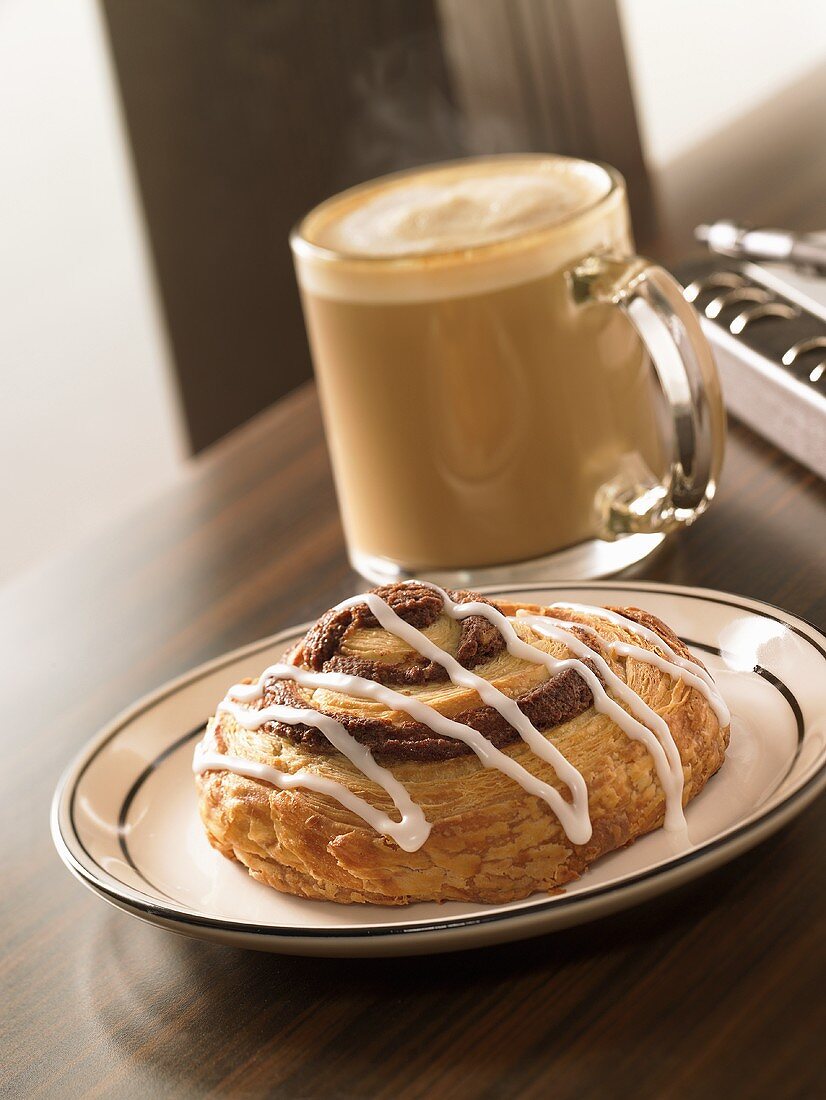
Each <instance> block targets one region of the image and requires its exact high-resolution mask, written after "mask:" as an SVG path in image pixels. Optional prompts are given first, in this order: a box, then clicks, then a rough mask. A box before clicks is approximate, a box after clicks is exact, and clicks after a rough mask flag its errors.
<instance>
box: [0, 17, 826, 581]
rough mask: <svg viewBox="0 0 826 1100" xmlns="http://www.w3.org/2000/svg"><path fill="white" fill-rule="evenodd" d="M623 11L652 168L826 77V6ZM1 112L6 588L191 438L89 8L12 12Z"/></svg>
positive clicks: (0, 27) (148, 478) (0, 381)
mask: <svg viewBox="0 0 826 1100" xmlns="http://www.w3.org/2000/svg"><path fill="white" fill-rule="evenodd" d="M170 3H174V0H170ZM620 13H621V18H622V23H623V28H624V34H625V38H626V44H627V50H628V54H629V62H630V65H631V78H632V84H633V87H634V92H635V97H636V100H637V110H638V114H639V120H640V126H641V130H642V137H643V143H644V149H645V152H646V154H647V157H648V160H649V162H650V164H651V165H652V166H653V167H655V168H660V167H664V166H667V165H668V164H669V163H671V162H672V161H673V160H675V159H676V158H678V157H682V156H684V155H685V154H686V153H687V152H690V150H691V148H692V147H693V146H694V145H695V144H697V143H699V142H701V141H703V140H704V139H706V138H708V137H709V136H711V135H713V134H714V133H715V132H717V131H719V130H720V129H722V128H724V127H726V126H728V125H730V124H731V123H732V122H733V121H735V120H736V119H737V118H739V117H741V116H743V115H745V114H748V113H750V112H753V111H754V110H756V109H758V108H759V106H760V104H761V102H763V101H764V100H766V99H767V98H769V97H772V96H774V95H776V94H777V93H778V92H781V91H782V90H783V89H784V88H786V87H788V86H790V85H792V84H794V83H796V82H798V81H800V80H801V78H804V77H805V76H806V74H807V73H809V72H812V71H814V70H815V69H817V68H818V67H822V66H823V64H824V63H826V3H823V2H822V0H784V2H783V3H780V2H779V0H691V2H690V3H688V2H682V0H620ZM0 103H2V104H3V107H4V109H3V110H2V111H0V150H2V154H1V155H2V171H0V241H1V242H2V250H1V251H0V389H1V391H2V393H1V396H2V400H1V401H0V503H1V504H2V515H3V527H2V531H3V538H2V540H0V581H2V580H4V579H9V578H12V577H13V576H14V575H15V574H18V573H20V572H21V571H23V570H25V569H26V568H27V567H29V566H30V565H32V564H34V563H35V562H37V561H38V560H39V559H41V558H43V557H44V556H46V555H48V554H50V553H53V552H54V551H55V550H57V549H59V548H61V547H65V546H66V545H68V544H70V543H73V542H76V541H77V540H79V539H82V538H83V537H85V536H87V535H88V534H89V533H91V532H93V531H94V530H95V529H97V528H99V527H100V526H102V525H103V524H106V523H109V522H111V521H112V520H113V519H115V518H116V517H117V516H118V515H119V514H122V513H124V512H126V511H128V510H131V509H133V508H134V507H136V506H137V505H138V504H139V503H140V502H141V501H142V500H144V499H147V498H148V497H151V496H153V495H155V494H156V493H158V492H159V491H160V490H161V489H162V488H163V486H164V485H165V484H168V483H169V482H170V481H171V480H172V479H174V477H175V476H176V474H177V472H178V471H179V470H180V468H181V466H182V463H183V461H184V455H185V443H184V433H183V429H182V424H181V419H180V414H179V409H178V405H177V398H176V394H175V390H174V386H173V384H172V375H171V371H170V361H169V351H168V347H167V344H166V340H165V335H164V331H163V324H162V319H161V315H160V310H159V305H158V302H157V299H156V296H155V293H154V290H153V284H152V277H151V265H150V259H149V256H148V251H147V245H146V240H145V236H144V230H143V225H142V220H141V216H140V210H139V205H138V200H137V196H136V192H135V185H134V179H133V175H132V170H131V166H130V162H129V156H128V152H127V146H126V142H125V138H124V132H123V126H122V120H121V117H120V114H119V109H118V99H117V94H116V88H115V85H114V80H113V75H112V71H111V68H110V62H109V57H108V52H107V47H106V42H105V39H104V35H103V30H102V22H101V17H100V13H99V10H98V8H97V6H96V4H95V3H94V2H93V0H0ZM102 456H103V457H102Z"/></svg>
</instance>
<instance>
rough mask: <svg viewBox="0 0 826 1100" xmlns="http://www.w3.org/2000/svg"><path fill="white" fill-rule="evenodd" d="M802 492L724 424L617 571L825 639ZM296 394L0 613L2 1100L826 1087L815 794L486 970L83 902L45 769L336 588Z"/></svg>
mask: <svg viewBox="0 0 826 1100" xmlns="http://www.w3.org/2000/svg"><path fill="white" fill-rule="evenodd" d="M825 545H826V487H824V484H823V483H822V482H819V481H818V480H817V479H816V478H815V477H814V476H813V475H812V474H810V473H807V472H806V471H804V470H803V469H802V468H801V467H799V466H797V465H795V463H794V462H792V461H791V460H789V459H786V458H784V457H782V456H781V455H779V454H778V453H777V452H776V451H774V450H772V449H771V448H770V447H768V446H767V445H765V444H764V443H762V442H760V441H759V440H758V439H757V438H756V437H754V436H753V435H751V434H750V433H748V432H747V431H745V430H744V429H742V428H741V427H739V426H737V425H733V426H732V430H731V439H730V444H729V450H728V457H727V462H726V467H725V472H724V477H723V481H722V487H721V491H720V494H719V498H718V500H717V501H716V502H715V504H714V506H713V507H712V509H711V510H710V512H709V513H708V515H707V516H705V517H704V518H703V519H702V520H701V521H700V522H698V523H697V524H696V525H695V526H694V527H692V528H691V529H690V530H688V531H687V532H685V533H684V534H682V535H681V536H680V537H678V538H674V539H673V540H672V541H671V542H670V543H669V544H667V545H666V547H665V548H664V549H663V550H662V551H661V552H660V554H659V556H658V557H656V558H654V559H652V560H650V561H649V562H648V563H644V564H643V565H641V566H639V567H637V568H636V569H634V570H630V571H628V573H627V574H626V575H630V576H639V577H645V578H650V579H657V580H664V581H673V582H678V583H688V584H697V585H706V586H711V587H715V588H721V589H726V590H729V591H732V592H738V593H744V594H745V595H748V596H754V597H757V598H760V599H764V600H769V601H772V602H774V603H777V604H779V605H782V606H783V607H785V608H788V609H789V610H790V611H792V612H795V613H797V614H799V615H802V616H804V617H806V618H808V619H810V620H811V621H813V622H814V623H815V624H816V625H819V626H820V627H823V626H824V624H826V584H825V583H824V564H826V563H825V561H824V554H825V553H826V552H825V551H824V546H825ZM359 583H360V582H359V581H358V580H357V579H356V577H355V576H354V575H353V574H352V573H351V572H350V570H349V569H348V566H347V564H346V561H345V557H344V552H343V543H342V536H341V530H340V527H339V523H338V520H337V518H336V510H335V504H334V497H333V490H332V484H331V480H330V471H329V467H328V463H327V457H326V451H325V448H324V444H323V440H322V433H321V425H320V421H319V415H318V408H317V403H316V397H315V392H314V390H313V389H312V387H305V388H304V389H303V390H300V391H298V392H297V393H295V394H294V395H293V396H291V397H290V398H288V399H287V400H285V401H284V402H282V403H281V404H280V405H278V406H276V407H275V408H274V409H272V410H270V411H269V412H267V413H265V414H262V415H261V416H259V417H258V418H257V419H256V420H254V421H253V422H252V423H250V424H249V425H248V426H247V427H245V428H243V429H241V430H240V431H238V432H236V433H235V434H234V435H232V436H230V437H229V438H228V439H226V440H225V441H223V443H221V444H219V445H218V446H217V447H216V448H214V449H213V450H212V451H210V452H208V453H206V454H205V455H204V456H202V457H201V458H200V459H199V460H198V461H196V462H194V463H193V464H192V465H191V466H190V467H189V468H188V469H187V471H186V473H185V475H184V476H183V477H182V479H181V481H180V483H179V484H178V485H176V486H175V487H174V488H173V489H172V490H171V491H169V492H168V493H167V494H166V496H165V497H163V499H161V500H159V501H158V502H156V503H155V504H154V505H153V506H152V507H149V508H147V509H146V510H145V511H143V512H142V513H141V514H139V515H137V516H135V517H134V518H132V519H131V520H130V521H129V522H127V523H124V524H122V525H121V526H120V527H118V528H117V529H114V530H112V531H110V532H108V533H107V534H106V535H105V536H104V537H101V538H99V539H98V540H97V541H95V542H93V543H91V544H90V545H87V546H85V547H83V548H81V549H79V550H77V551H76V552H75V553H73V554H72V555H70V556H67V557H63V558H62V559H61V560H60V561H58V562H56V563H54V564H52V565H51V566H50V567H49V568H47V569H44V570H41V571H39V572H37V573H35V574H33V575H31V576H29V577H27V578H25V579H24V580H21V581H20V582H18V583H17V584H16V585H14V586H13V587H12V588H10V589H8V590H7V591H6V592H5V593H3V594H2V595H0V632H2V667H3V672H4V676H3V683H4V690H3V715H4V731H3V737H4V742H3V744H4V752H5V756H4V760H3V767H2V769H0V783H2V795H1V796H0V812H2V819H1V820H2V829H3V837H4V841H5V843H4V848H5V859H4V872H3V890H2V923H0V928H2V934H3V939H4V941H5V945H6V946H5V949H4V952H3V957H2V962H0V969H2V1000H0V1005H2V1009H1V1010H0V1032H2V1047H3V1053H4V1060H5V1069H4V1073H3V1078H2V1083H0V1091H2V1092H3V1093H4V1094H7V1095H9V1096H40V1095H45V1096H55V1097H58V1096H59V1097H67V1096H78V1095H84V1096H86V1095H89V1096H99V1095H103V1096H108V1095H112V1096H119V1097H147V1096H155V1095H157V1096H168V1095H185V1094H198V1095H200V1094H203V1093H207V1092H215V1093H220V1094H233V1095H246V1096H258V1095H261V1096H263V1095H271V1096H279V1097H281V1096H283V1097H325V1098H327V1097H362V1096H369V1097H419V1096H439V1097H441V1096H446V1097H477V1096H489V1097H512V1096H516V1095H519V1096H534V1097H544V1096H555V1097H569V1096H570V1097H583V1096H625V1095H634V1096H639V1097H694V1096H698V1097H699V1096H704V1097H706V1096H710V1097H717V1096H722V1095H725V1094H729V1095H731V1096H752V1095H774V1096H780V1097H789V1096H801V1097H810V1096H811V1097H813V1096H815V1095H818V1094H819V1095H822V1087H823V1081H822V1077H821V1076H820V1075H821V1074H822V1073H823V1071H824V1069H825V1068H826V1066H824V1042H823V1025H824V1023H826V1020H824V1016H823V1004H824V1001H823V986H824V968H823V962H824V957H823V941H824V923H823V913H824V900H826V899H824V846H825V845H824V838H825V837H826V800H824V799H821V800H820V801H819V802H816V803H815V804H814V805H813V806H811V807H810V808H809V809H808V810H807V811H806V812H805V813H804V814H802V815H801V816H800V817H799V818H798V819H797V820H795V821H794V822H793V823H792V824H791V825H789V826H788V827H787V828H785V829H784V830H783V831H782V832H781V833H780V834H779V835H777V836H775V837H774V838H772V839H771V840H770V841H768V842H767V843H765V844H763V845H762V846H761V847H759V848H758V849H756V850H755V851H752V852H750V853H748V854H747V855H744V856H742V857H741V858H739V859H738V860H736V861H735V862H734V863H732V864H730V865H728V866H726V867H723V868H722V869H720V870H718V871H716V872H714V873H712V874H710V875H707V876H706V877H704V878H702V879H700V880H699V881H697V882H694V883H692V884H691V885H688V886H685V887H683V888H681V889H679V890H677V891H675V892H673V893H671V894H670V895H668V896H666V897H664V898H662V899H660V900H657V901H654V902H650V903H648V904H645V905H643V906H640V907H639V908H636V909H632V910H630V911H628V912H625V913H622V914H620V915H617V916H613V917H609V918H606V919H603V920H600V921H598V922H596V923H593V924H590V925H586V926H583V927H581V928H576V929H572V930H569V931H564V932H560V933H557V934H555V935H551V936H547V937H545V938H542V939H536V940H531V941H527V942H524V943H516V944H511V945H508V946H503V947H499V948H491V949H486V950H478V951H472V952H468V953H464V954H461V953H460V954H455V955H449V956H438V957H434V958H432V959H427V958H420V959H390V960H361V961H356V960H334V959H332V960H324V959H315V960H314V959H300V958H286V957H278V956H274V955H264V954H257V953H253V952H244V951H238V950H232V949H229V948H222V947H218V946H213V945H209V944H205V943H200V942H197V941H195V940H189V939H185V938H182V937H178V936H175V935H171V934H169V933H166V932H163V931H160V930H158V929H156V928H153V927H150V926H148V925H145V924H141V923H140V922H138V921H137V920H135V919H133V918H131V917H129V916H127V915H125V914H124V913H121V912H119V911H116V910H115V909H112V908H110V907H109V906H107V905H105V904H104V903H103V902H102V901H100V900H99V899H98V898H96V897H94V896H93V895H92V894H91V893H89V892H88V891H86V890H84V889H83V888H82V887H81V886H80V885H79V884H78V883H77V882H76V881H75V880H74V879H72V878H71V877H70V875H69V874H68V872H67V871H66V870H65V869H64V868H63V867H62V866H61V865H60V863H59V861H58V858H57V855H56V854H55V851H54V849H53V848H52V844H51V840H50V838H49V833H48V811H49V801H50V798H51V794H52V790H53V788H54V785H55V783H56V781H57V778H58V776H59V774H60V772H61V770H62V769H63V767H64V766H65V764H66V762H67V761H68V759H69V758H70V757H71V756H72V755H73V754H74V753H75V752H76V751H77V750H78V749H79V748H80V747H81V745H82V744H83V743H84V741H86V740H87V738H89V737H90V736H91V735H92V734H93V733H94V732H95V730H96V729H97V728H98V727H99V726H100V725H102V724H103V723H104V722H106V721H107V720H108V719H109V718H110V717H111V716H112V715H113V714H114V713H115V712H116V711H118V710H119V709H120V708H122V707H124V706H126V705H127V704H129V703H130V702H131V701H132V700H133V699H134V698H135V697H136V696H138V695H140V694H142V693H143V692H146V691H147V690H149V689H151V688H153V687H155V686H157V685H159V684H160V683H162V682H163V681H165V680H167V679H169V678H170V677H172V676H174V675H176V674H177V673H180V672H182V671H184V670H186V669H188V668H189V667H191V666H192V665H195V664H197V663H199V662H201V661H204V660H205V659H207V658H209V657H212V656H214V655H216V654H219V653H221V652H222V651H224V650H226V649H228V648H231V647H235V646H238V645H240V644H242V643H244V642H248V641H250V640H252V639H255V638H258V637H259V636H262V635H265V634H267V633H269V632H272V631H275V630H278V629H279V628H281V627H285V626H287V625H289V624H291V623H295V622H300V621H302V620H305V619H308V618H311V617H314V616H315V615H316V614H317V613H318V612H320V611H321V610H323V609H324V608H326V607H327V606H328V605H329V604H331V603H332V602H333V601H335V600H337V599H339V598H341V597H343V596H345V595H347V594H349V593H351V592H352V591H354V590H358V589H357V586H358V585H359Z"/></svg>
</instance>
